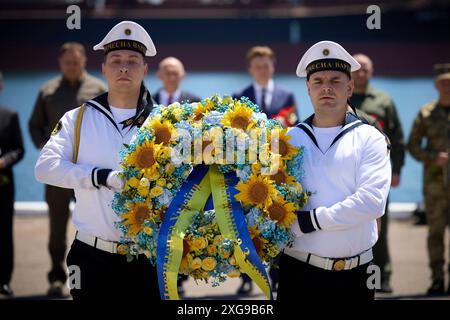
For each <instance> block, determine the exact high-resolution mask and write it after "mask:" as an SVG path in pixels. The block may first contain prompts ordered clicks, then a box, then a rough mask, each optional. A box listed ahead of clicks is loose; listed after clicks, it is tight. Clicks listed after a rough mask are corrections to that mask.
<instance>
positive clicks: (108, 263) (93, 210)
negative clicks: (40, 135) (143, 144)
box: [35, 21, 160, 300]
mask: <svg viewBox="0 0 450 320" xmlns="http://www.w3.org/2000/svg"><path fill="white" fill-rule="evenodd" d="M94 50H103V51H104V54H105V57H104V62H103V64H102V72H103V75H104V77H105V78H106V80H107V82H108V92H107V93H105V94H103V95H100V96H98V97H96V98H94V99H92V100H89V101H88V102H86V104H85V105H84V106H82V107H80V108H77V109H74V110H71V111H69V112H67V113H66V114H65V115H64V116H63V117H62V118H61V120H60V121H59V122H58V124H57V125H56V127H55V129H54V130H53V132H52V136H51V138H50V140H49V141H48V142H47V143H46V145H45V146H44V148H43V149H42V151H41V154H40V156H39V159H38V160H37V163H36V167H35V176H36V179H37V180H38V181H40V182H43V183H46V184H50V185H54V186H58V187H62V188H70V189H74V191H75V197H76V205H75V211H74V214H73V217H72V221H73V223H74V225H75V227H76V229H77V233H76V238H75V240H74V242H73V243H72V246H71V249H70V251H69V254H68V256H67V265H68V267H69V268H70V267H72V268H73V269H72V270H74V274H72V276H74V279H77V278H79V281H80V282H79V283H78V284H77V283H73V285H74V287H73V288H71V295H72V297H73V298H74V299H75V300H78V299H96V298H99V297H102V298H113V299H114V298H115V299H117V298H119V297H120V296H121V295H124V294H126V296H127V298H132V297H136V298H140V299H160V297H159V290H158V281H157V276H156V268H155V267H153V266H152V265H151V264H150V261H149V260H148V259H147V258H146V257H145V255H140V256H139V258H138V259H135V260H134V261H132V262H130V263H129V262H127V258H126V256H124V255H120V254H118V253H117V243H118V241H119V240H120V237H121V232H120V231H119V230H118V229H117V228H116V227H115V223H116V222H118V221H119V220H120V218H119V217H118V216H117V215H116V214H115V212H114V211H113V209H112V208H111V202H112V199H113V196H114V192H116V191H121V190H122V189H123V185H124V182H123V181H122V180H121V178H119V176H118V171H119V170H120V155H119V151H120V150H121V148H122V146H123V145H124V144H129V143H130V141H131V138H132V137H133V135H134V134H135V133H136V130H137V128H138V127H139V126H140V125H142V123H143V122H144V120H145V118H146V117H147V116H148V114H149V112H150V109H151V107H152V104H153V101H152V98H151V95H150V94H149V92H148V90H147V89H146V88H145V86H144V84H143V80H144V78H145V76H146V75H147V71H148V65H147V63H146V61H145V57H146V56H154V55H156V49H155V46H154V44H153V42H152V40H151V38H150V36H149V35H148V33H147V32H146V31H145V29H144V28H142V26H140V25H139V24H137V23H135V22H131V21H123V22H121V23H119V24H117V25H116V26H114V27H113V28H112V29H111V31H110V32H109V33H108V34H107V35H106V37H105V38H104V39H103V40H102V41H101V42H100V43H99V44H97V45H96V46H95V47H94ZM69 270H70V269H69ZM77 272H78V274H76V273H77ZM77 276H79V277H77Z"/></svg>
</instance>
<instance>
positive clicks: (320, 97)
mask: <svg viewBox="0 0 450 320" xmlns="http://www.w3.org/2000/svg"><path fill="white" fill-rule="evenodd" d="M306 86H307V87H308V95H309V96H310V98H311V102H312V104H313V106H314V109H317V108H319V109H325V110H326V109H335V108H342V109H344V108H345V110H346V109H347V99H348V98H349V97H351V95H352V93H353V86H354V85H353V80H350V79H349V78H348V76H347V75H346V74H345V73H343V72H340V71H331V70H327V71H319V72H315V73H313V74H312V75H311V76H310V78H309V80H308V81H306Z"/></svg>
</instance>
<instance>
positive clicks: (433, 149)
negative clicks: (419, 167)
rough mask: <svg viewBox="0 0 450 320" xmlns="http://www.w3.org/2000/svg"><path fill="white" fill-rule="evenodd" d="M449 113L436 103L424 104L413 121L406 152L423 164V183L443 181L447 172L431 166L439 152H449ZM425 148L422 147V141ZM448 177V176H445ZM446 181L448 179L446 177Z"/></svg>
mask: <svg viewBox="0 0 450 320" xmlns="http://www.w3.org/2000/svg"><path fill="white" fill-rule="evenodd" d="M449 135H450V112H449V110H445V108H443V107H440V106H439V105H438V104H437V102H431V103H428V104H426V105H425V106H423V107H422V108H421V109H420V112H419V114H418V115H417V117H416V119H415V120H414V124H413V127H412V129H411V133H410V136H409V141H408V150H409V152H410V153H411V155H412V156H413V157H414V158H415V159H416V160H418V161H421V162H423V163H424V169H425V171H424V177H425V182H426V183H429V182H432V181H438V182H440V181H444V176H443V174H445V172H446V171H448V168H447V170H445V168H442V167H439V166H437V165H434V164H433V161H434V160H435V158H436V156H437V155H438V153H439V152H445V151H447V152H449V151H450V136H449ZM424 138H425V139H426V144H425V146H422V141H423V139H424ZM447 176H448V174H447ZM447 179H448V177H447Z"/></svg>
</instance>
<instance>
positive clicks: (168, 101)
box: [167, 94, 173, 105]
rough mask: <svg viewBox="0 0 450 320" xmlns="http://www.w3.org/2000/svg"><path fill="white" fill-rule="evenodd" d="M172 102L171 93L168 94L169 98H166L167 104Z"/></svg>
mask: <svg viewBox="0 0 450 320" xmlns="http://www.w3.org/2000/svg"><path fill="white" fill-rule="evenodd" d="M172 103H173V95H172V94H169V99H167V105H170V104H172Z"/></svg>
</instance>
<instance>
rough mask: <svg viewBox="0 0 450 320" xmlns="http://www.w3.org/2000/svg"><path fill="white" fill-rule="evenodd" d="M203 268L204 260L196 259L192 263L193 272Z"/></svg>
mask: <svg viewBox="0 0 450 320" xmlns="http://www.w3.org/2000/svg"><path fill="white" fill-rule="evenodd" d="M201 267H202V259H200V258H195V259H193V260H192V261H191V269H192V270H196V269H200V268H201Z"/></svg>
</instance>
